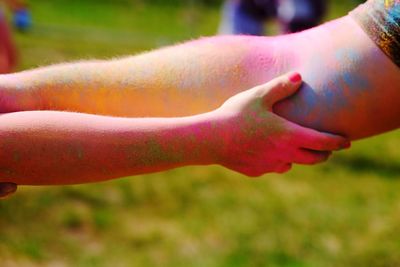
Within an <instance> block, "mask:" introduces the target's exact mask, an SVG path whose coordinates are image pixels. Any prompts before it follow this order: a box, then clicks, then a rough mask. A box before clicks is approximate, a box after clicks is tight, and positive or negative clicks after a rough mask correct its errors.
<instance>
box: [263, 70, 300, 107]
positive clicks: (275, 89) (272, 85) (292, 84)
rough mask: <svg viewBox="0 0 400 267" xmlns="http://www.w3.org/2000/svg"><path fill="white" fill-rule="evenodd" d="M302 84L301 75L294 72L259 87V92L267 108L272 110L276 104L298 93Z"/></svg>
mask: <svg viewBox="0 0 400 267" xmlns="http://www.w3.org/2000/svg"><path fill="white" fill-rule="evenodd" d="M301 84H302V78H301V76H300V74H299V73H297V72H292V73H288V74H286V75H283V76H280V77H278V78H276V79H274V80H272V81H270V82H269V83H267V84H264V85H261V86H259V87H258V90H259V91H260V94H261V95H262V97H263V99H264V101H265V103H266V105H267V107H269V108H272V106H273V105H274V104H275V103H277V102H279V101H281V100H283V99H285V98H287V97H289V96H291V95H293V94H294V93H296V92H297V90H298V89H299V88H300V86H301Z"/></svg>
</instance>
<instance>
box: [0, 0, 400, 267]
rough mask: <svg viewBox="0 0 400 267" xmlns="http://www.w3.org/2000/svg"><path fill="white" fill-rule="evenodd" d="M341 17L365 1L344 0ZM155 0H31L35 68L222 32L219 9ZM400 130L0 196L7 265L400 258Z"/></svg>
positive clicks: (1, 258) (24, 46)
mask: <svg viewBox="0 0 400 267" xmlns="http://www.w3.org/2000/svg"><path fill="white" fill-rule="evenodd" d="M332 2H333V3H334V5H333V7H332V9H331V10H332V11H331V14H330V15H329V17H330V18H333V17H337V16H340V15H343V14H345V13H346V12H347V10H349V9H351V8H352V7H354V5H355V3H351V1H348V2H347V5H338V4H337V2H334V1H332ZM195 3H196V2H194V1H192V2H189V4H188V5H176V6H173V5H170V6H168V5H163V6H159V5H147V4H144V1H132V2H131V3H130V4H127V3H125V4H123V3H122V2H121V3H119V4H117V3H114V4H112V2H111V1H110V2H107V1H100V2H95V1H66V0H54V1H52V0H47V1H46V0H35V1H31V6H32V12H33V14H34V19H35V28H34V29H33V30H32V31H31V32H30V33H28V34H21V33H19V34H16V36H15V37H16V41H17V44H18V46H19V47H20V50H21V60H22V62H21V67H20V68H21V69H26V68H31V67H35V66H38V65H44V64H50V63H55V62H62V61H71V60H75V59H81V58H94V57H96V58H111V57H115V56H122V55H127V54H134V53H138V52H141V51H144V50H148V49H152V48H156V47H159V46H162V45H168V44H172V43H175V42H179V41H183V40H187V39H191V38H196V37H198V36H200V35H212V34H213V33H214V32H215V29H216V27H217V24H218V15H219V10H218V9H217V8H215V7H213V8H208V7H205V6H201V5H198V4H195ZM399 148H400V134H399V133H398V132H393V133H389V134H386V135H383V136H379V137H375V138H372V139H369V140H366V141H362V142H358V143H356V144H354V147H353V148H352V150H350V151H346V152H341V153H338V154H337V155H336V156H334V158H333V159H332V160H331V161H330V162H329V163H327V164H324V165H321V166H317V167H312V168H309V167H296V168H295V169H294V170H293V171H292V172H291V173H289V174H286V175H283V176H278V175H267V176H265V177H264V178H263V179H260V180H251V179H247V178H245V177H243V176H240V175H238V174H235V173H232V172H230V171H227V170H225V169H222V168H219V167H207V168H199V167H190V168H183V169H177V170H173V171H170V172H165V173H161V174H154V175H148V176H138V177H132V178H126V179H120V180H116V181H112V182H107V183H101V184H96V185H83V186H68V187H54V188H44V187H37V188H21V189H20V190H19V193H18V194H17V195H16V196H15V197H13V198H11V199H10V200H6V201H3V202H0V214H1V219H0V262H1V263H0V266H5V267H8V266H113V267H118V266H174V267H176V266H194V267H196V266H199V267H200V266H222V267H225V266H226V267H228V266H229V267H241V266H279V267H281V266H287V267H303V266H304V267H305V266H307V267H308V266H321V267H325V266H377V267H380V266H382V267H384V266H385V267H386V266H400V193H399V192H398V191H399V189H400V179H399V178H400V149H399Z"/></svg>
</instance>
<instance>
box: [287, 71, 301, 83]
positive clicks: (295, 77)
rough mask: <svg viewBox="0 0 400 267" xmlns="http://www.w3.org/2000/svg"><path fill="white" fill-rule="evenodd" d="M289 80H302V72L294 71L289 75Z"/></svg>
mask: <svg viewBox="0 0 400 267" xmlns="http://www.w3.org/2000/svg"><path fill="white" fill-rule="evenodd" d="M289 80H290V81H291V82H292V83H298V82H301V80H302V78H301V75H300V73H298V72H294V73H292V74H290V75H289Z"/></svg>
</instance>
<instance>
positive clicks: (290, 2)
mask: <svg viewBox="0 0 400 267" xmlns="http://www.w3.org/2000/svg"><path fill="white" fill-rule="evenodd" d="M326 2H327V0H227V1H226V2H225V5H224V8H223V18H222V22H221V26H220V29H219V32H220V34H246V35H259V36H262V35H264V33H265V28H264V24H265V22H266V21H267V20H268V19H271V18H277V20H278V22H279V24H280V27H281V32H282V33H294V32H299V31H303V30H306V29H309V28H312V27H315V26H317V25H318V24H319V23H320V22H321V20H322V18H323V17H324V15H325V11H326Z"/></svg>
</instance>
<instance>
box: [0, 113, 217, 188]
mask: <svg viewBox="0 0 400 267" xmlns="http://www.w3.org/2000/svg"><path fill="white" fill-rule="evenodd" d="M212 122H214V123H212ZM215 123H217V121H216V120H215V118H211V117H210V116H209V115H208V114H204V115H201V116H194V117H185V118H170V119H157V118H154V119H124V118H112V117H103V116H96V115H85V114H79V113H67V112H51V111H29V112H17V113H10V114H4V115H2V116H0V148H1V149H0V181H1V182H13V183H17V184H31V185H55V184H76V183H88V182H97V181H101V180H108V179H113V178H119V177H124V176H130V175H136V174H144V173H152V172H158V171H163V170H167V169H171V168H176V167H180V166H185V165H206V164H213V163H216V158H215V157H216V154H217V153H215V151H214V149H213V148H215V147H217V146H216V144H213V143H212V140H215V139H211V138H210V137H211V136H214V137H215V135H216V133H215V127H214V126H215V125H216V124H215Z"/></svg>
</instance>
